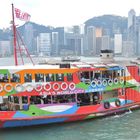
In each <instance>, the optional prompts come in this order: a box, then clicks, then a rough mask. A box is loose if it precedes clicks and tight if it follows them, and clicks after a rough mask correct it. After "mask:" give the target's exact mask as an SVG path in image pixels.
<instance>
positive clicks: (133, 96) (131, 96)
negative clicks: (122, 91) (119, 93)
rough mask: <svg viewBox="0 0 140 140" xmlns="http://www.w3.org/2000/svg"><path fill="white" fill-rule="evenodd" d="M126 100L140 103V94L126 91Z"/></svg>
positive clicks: (129, 90)
mask: <svg viewBox="0 0 140 140" xmlns="http://www.w3.org/2000/svg"><path fill="white" fill-rule="evenodd" d="M126 99H127V100H133V101H134V102H138V101H140V93H139V92H138V91H136V90H134V89H131V88H128V89H126Z"/></svg>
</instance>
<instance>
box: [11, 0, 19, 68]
mask: <svg viewBox="0 0 140 140" xmlns="http://www.w3.org/2000/svg"><path fill="white" fill-rule="evenodd" d="M12 24H13V45H14V59H15V65H16V66H17V65H18V61H17V48H16V40H17V39H16V26H15V17H14V5H13V3H12Z"/></svg>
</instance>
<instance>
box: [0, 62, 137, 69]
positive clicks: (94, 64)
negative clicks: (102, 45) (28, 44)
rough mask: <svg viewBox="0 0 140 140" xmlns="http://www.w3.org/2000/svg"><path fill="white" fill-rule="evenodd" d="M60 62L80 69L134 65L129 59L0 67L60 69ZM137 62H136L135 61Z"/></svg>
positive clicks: (3, 67) (6, 67)
mask: <svg viewBox="0 0 140 140" xmlns="http://www.w3.org/2000/svg"><path fill="white" fill-rule="evenodd" d="M60 64H70V68H71V69H81V68H113V67H119V68H121V67H125V66H127V65H136V63H134V62H130V61H115V62H110V63H102V62H84V61H83V62H82V61H79V62H67V63H66V62H65V63H64V62H59V63H58V62H57V63H52V64H51V63H48V64H43V63H42V64H37V65H31V64H25V65H18V66H0V69H60ZM137 64H138V62H137Z"/></svg>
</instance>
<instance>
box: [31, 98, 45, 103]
mask: <svg viewBox="0 0 140 140" xmlns="http://www.w3.org/2000/svg"><path fill="white" fill-rule="evenodd" d="M30 104H44V100H43V98H42V96H31V97H30Z"/></svg>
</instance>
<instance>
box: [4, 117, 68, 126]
mask: <svg viewBox="0 0 140 140" xmlns="http://www.w3.org/2000/svg"><path fill="white" fill-rule="evenodd" d="M65 120H67V118H55V119H41V120H19V121H7V122H5V123H4V126H3V127H4V128H6V127H19V126H32V125H40V124H49V123H57V122H64V121H65Z"/></svg>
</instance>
